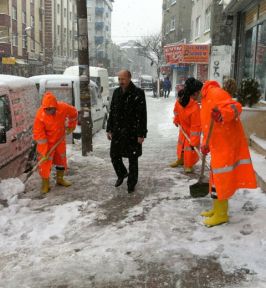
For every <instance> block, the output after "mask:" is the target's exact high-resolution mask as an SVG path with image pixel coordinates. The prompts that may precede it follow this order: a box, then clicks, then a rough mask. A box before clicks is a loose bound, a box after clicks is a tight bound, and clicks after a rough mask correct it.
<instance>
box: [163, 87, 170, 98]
mask: <svg viewBox="0 0 266 288" xmlns="http://www.w3.org/2000/svg"><path fill="white" fill-rule="evenodd" d="M163 92H164V98H168V97H169V94H170V89H169V90H164V91H163Z"/></svg>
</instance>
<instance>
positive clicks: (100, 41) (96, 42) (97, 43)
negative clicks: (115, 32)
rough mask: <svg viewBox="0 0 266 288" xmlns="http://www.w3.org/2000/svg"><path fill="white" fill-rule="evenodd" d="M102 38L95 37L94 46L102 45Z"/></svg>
mask: <svg viewBox="0 0 266 288" xmlns="http://www.w3.org/2000/svg"><path fill="white" fill-rule="evenodd" d="M103 40H104V38H103V36H95V44H96V45H100V44H103Z"/></svg>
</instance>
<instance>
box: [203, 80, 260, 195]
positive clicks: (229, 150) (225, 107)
mask: <svg viewBox="0 0 266 288" xmlns="http://www.w3.org/2000/svg"><path fill="white" fill-rule="evenodd" d="M201 92H202V108H201V125H202V131H203V143H202V144H203V145H204V144H205V143H206V138H207V135H208V131H209V128H210V122H211V112H212V109H213V108H215V107H216V108H218V109H219V110H220V112H221V114H222V119H223V121H222V122H221V123H220V122H214V128H213V133H212V136H211V139H210V144H209V147H210V153H211V168H212V171H211V177H210V189H211V187H212V186H213V187H215V189H216V192H217V197H218V199H219V200H226V199H228V198H230V197H231V196H232V195H233V194H234V193H235V192H236V190H237V189H240V188H256V187H257V184H256V177H255V173H254V169H253V166H252V162H251V158H250V154H249V149H248V144H247V140H246V137H245V133H244V130H243V127H242V124H241V121H240V119H239V116H240V113H241V112H242V107H241V104H240V103H238V102H236V101H235V100H233V99H232V97H231V96H230V94H228V93H227V92H226V91H225V90H223V89H221V88H220V85H219V84H218V83H217V82H216V81H207V82H205V84H204V86H203V88H202V91H201Z"/></svg>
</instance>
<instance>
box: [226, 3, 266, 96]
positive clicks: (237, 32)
mask: <svg viewBox="0 0 266 288" xmlns="http://www.w3.org/2000/svg"><path fill="white" fill-rule="evenodd" d="M224 13H225V14H226V15H227V16H228V17H230V16H231V17H233V20H232V21H233V23H234V24H233V27H234V29H233V36H232V39H233V40H232V62H231V64H232V65H231V76H232V77H234V78H235V79H237V80H238V82H240V81H241V79H243V78H255V79H257V81H258V82H259V84H260V88H261V92H262V95H263V97H264V99H266V0H249V1H248V0H241V1H236V0H232V1H227V3H225V9H224Z"/></svg>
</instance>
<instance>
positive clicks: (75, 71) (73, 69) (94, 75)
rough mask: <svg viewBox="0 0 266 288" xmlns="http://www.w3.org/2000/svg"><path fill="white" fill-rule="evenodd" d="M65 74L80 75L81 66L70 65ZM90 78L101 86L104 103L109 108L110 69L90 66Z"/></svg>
mask: <svg viewBox="0 0 266 288" xmlns="http://www.w3.org/2000/svg"><path fill="white" fill-rule="evenodd" d="M64 75H68V76H79V66H70V67H68V68H66V69H65V71H64ZM90 80H92V81H93V82H95V83H96V84H97V86H98V87H99V88H100V90H101V91H100V92H101V96H102V99H103V105H104V106H105V107H106V109H107V110H109V108H110V98H109V97H110V95H109V83H108V71H107V69H105V68H101V67H93V66H90Z"/></svg>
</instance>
